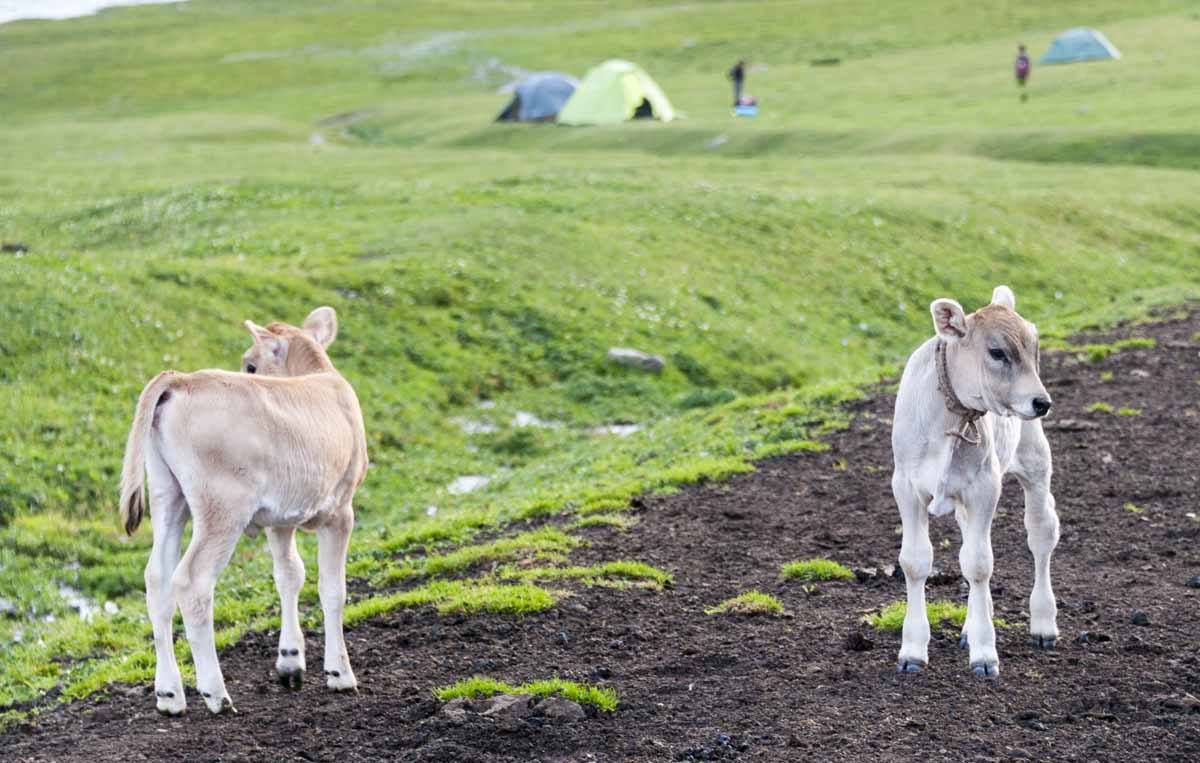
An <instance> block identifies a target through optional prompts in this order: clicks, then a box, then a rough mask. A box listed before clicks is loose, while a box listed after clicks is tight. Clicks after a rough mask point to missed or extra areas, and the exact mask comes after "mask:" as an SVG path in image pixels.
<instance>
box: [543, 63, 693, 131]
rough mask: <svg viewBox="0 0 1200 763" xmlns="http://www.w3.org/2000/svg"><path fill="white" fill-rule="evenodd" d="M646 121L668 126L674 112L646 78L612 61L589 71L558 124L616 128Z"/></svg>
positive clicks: (633, 66) (638, 69)
mask: <svg viewBox="0 0 1200 763" xmlns="http://www.w3.org/2000/svg"><path fill="white" fill-rule="evenodd" d="M636 118H650V119H661V120H662V121H664V122H669V121H671V120H672V119H674V118H675V109H674V108H672V107H671V102H670V101H669V100H667V96H666V94H665V93H663V91H662V88H660V87H659V86H658V83H656V82H655V81H654V80H653V79H651V78H650V75H649V74H646V72H644V71H643V70H642V68H641V67H640V66H638V65H637V64H633V63H630V62H628V61H621V60H619V59H615V58H614V59H612V60H610V61H605V62H604V63H602V64H600V65H599V66H597V67H595V68H593V69H591V70H589V71H588V73H587V74H586V75H585V76H584V78H583V80H582V81H581V82H580V83H579V87H577V88H576V89H575V94H574V95H572V96H571V98H570V100H568V101H567V103H566V105H565V106H563V108H562V111H560V112H559V113H558V121H559V123H560V124H566V125H601V124H616V123H617V122H624V121H626V120H629V119H636Z"/></svg>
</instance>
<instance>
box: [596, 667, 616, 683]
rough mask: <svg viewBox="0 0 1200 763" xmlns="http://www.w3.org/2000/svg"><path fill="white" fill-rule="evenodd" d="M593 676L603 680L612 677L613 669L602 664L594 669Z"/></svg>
mask: <svg viewBox="0 0 1200 763" xmlns="http://www.w3.org/2000/svg"><path fill="white" fill-rule="evenodd" d="M592 678H599V679H601V680H604V679H607V678H612V671H611V670H609V669H608V668H606V667H604V666H603V665H601V666H599V667H597V668H596V669H595V670H593V671H592Z"/></svg>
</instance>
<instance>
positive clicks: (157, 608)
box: [145, 454, 188, 715]
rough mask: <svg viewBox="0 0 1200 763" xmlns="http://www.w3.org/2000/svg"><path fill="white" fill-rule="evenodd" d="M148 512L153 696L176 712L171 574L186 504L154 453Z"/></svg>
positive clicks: (183, 703) (183, 706)
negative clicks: (150, 535)
mask: <svg viewBox="0 0 1200 763" xmlns="http://www.w3.org/2000/svg"><path fill="white" fill-rule="evenodd" d="M149 467H150V501H151V503H150V505H151V506H153V507H154V510H153V512H152V513H151V514H150V521H151V525H152V527H153V530H154V546H153V547H152V548H151V550H150V559H149V560H148V561H147V563H146V575H145V578H146V611H147V612H148V614H149V615H150V625H151V628H152V629H153V630H154V657H155V659H154V695H155V699H156V701H157V705H158V712H160V713H163V714H165V715H179V714H181V713H183V712H184V711H185V710H187V700H186V699H185V698H184V695H183V679H182V678H180V675H179V664H178V663H177V662H176V661H175V596H174V594H173V592H172V590H171V575H172V573H173V572H174V571H175V565H177V564H179V548H180V543H181V541H182V539H183V528H184V525H186V524H187V520H188V506H187V502H186V501H185V500H184V498H183V493H182V492H181V491H180V489H179V483H178V482H176V481H175V477H174V476H173V475H172V474H171V472H170V471H169V470H168V469H167V468H166V466H165V465H164V464H162V462H161V461H160V460H158V458H157V455H156V454H151V456H150V458H149Z"/></svg>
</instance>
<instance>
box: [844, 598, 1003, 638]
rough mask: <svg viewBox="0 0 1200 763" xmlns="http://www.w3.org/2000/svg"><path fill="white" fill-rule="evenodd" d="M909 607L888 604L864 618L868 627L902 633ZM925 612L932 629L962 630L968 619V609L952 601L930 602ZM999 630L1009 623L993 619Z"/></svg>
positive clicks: (895, 603)
mask: <svg viewBox="0 0 1200 763" xmlns="http://www.w3.org/2000/svg"><path fill="white" fill-rule="evenodd" d="M906 612H908V605H907V604H905V603H904V602H903V601H896V602H892V603H891V604H888V605H887V606H885V607H883V608H882V609H880V610H879V611H878V612H874V613H872V614H869V615H867V616H866V617H865V618H863V619H864V620H865V621H866V622H867V624H868V625H870V626H871V627H873V628H875V629H877V630H881V631H901V630H903V629H904V615H905V613H906ZM925 612H926V615H927V616H928V618H929V626H930V627H931V628H944V627H954V628H961V627H962V625H963V622H965V621H966V619H967V607H966V605H964V604H957V603H955V602H952V601H930V602H926V604H925ZM992 623H994V624H995V626H996V627H997V628H1007V627H1009V625H1008V623H1007V622H1006V621H1005V620H1003V619H1001V618H999V617H994V618H992Z"/></svg>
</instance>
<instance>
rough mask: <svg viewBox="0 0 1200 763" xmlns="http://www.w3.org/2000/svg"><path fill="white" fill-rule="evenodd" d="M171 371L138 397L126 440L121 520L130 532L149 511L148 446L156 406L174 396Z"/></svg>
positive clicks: (148, 385)
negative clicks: (147, 506)
mask: <svg viewBox="0 0 1200 763" xmlns="http://www.w3.org/2000/svg"><path fill="white" fill-rule="evenodd" d="M175 376H176V374H174V373H172V372H170V371H164V372H163V373H161V374H159V375H158V376H155V377H154V378H153V379H152V380H151V381H150V383H149V384H147V385H146V388H145V389H143V390H142V395H141V397H139V398H138V404H137V409H136V410H135V411H134V414H133V426H132V427H130V429H129V439H128V441H127V442H126V443H125V461H124V463H123V464H122V465H121V504H120V505H121V521H122V523H123V524H124V525H125V532H126V533H128V534H129V535H133V533H134V532H135V531H136V530H137V528H138V525H140V524H141V523H142V517H143V516H145V514H146V446H147V443H148V441H149V439H150V430H151V428H152V427H153V426H154V409H155V408H157V407H158V405H159V403H160V402H165V401H166V398H167V397H169V396H170V392H171V381H172V380H173V378H174V377H175Z"/></svg>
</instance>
